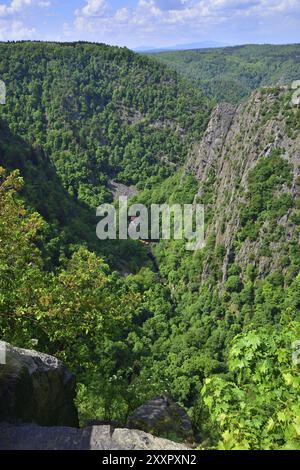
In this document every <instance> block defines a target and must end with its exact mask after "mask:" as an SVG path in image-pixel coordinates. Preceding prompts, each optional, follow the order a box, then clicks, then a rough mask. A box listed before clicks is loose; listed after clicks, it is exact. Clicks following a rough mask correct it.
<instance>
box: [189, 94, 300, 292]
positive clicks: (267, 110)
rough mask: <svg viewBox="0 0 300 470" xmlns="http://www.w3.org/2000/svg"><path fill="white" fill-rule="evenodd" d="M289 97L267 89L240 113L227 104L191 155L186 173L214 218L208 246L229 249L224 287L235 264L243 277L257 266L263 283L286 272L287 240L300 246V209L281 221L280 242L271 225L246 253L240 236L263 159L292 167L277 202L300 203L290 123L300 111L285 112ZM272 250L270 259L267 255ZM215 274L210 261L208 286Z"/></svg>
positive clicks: (297, 137)
mask: <svg viewBox="0 0 300 470" xmlns="http://www.w3.org/2000/svg"><path fill="white" fill-rule="evenodd" d="M288 92H289V90H288V88H287V87H276V88H270V89H269V88H263V89H261V90H258V91H256V92H254V93H253V94H252V96H251V97H250V98H249V100H247V101H245V102H244V103H242V104H241V105H240V106H239V107H238V108H236V109H235V108H234V107H233V106H232V105H230V104H226V103H223V104H220V105H218V106H217V107H216V109H215V110H214V112H213V113H212V115H211V120H210V122H209V124H208V126H207V129H206V131H205V133H204V136H203V139H202V141H201V142H200V143H198V144H195V146H194V148H193V149H192V150H191V153H190V155H189V158H188V162H187V166H186V173H189V172H190V173H192V174H193V175H194V176H195V177H196V179H197V181H198V183H199V190H198V193H197V194H196V197H195V202H203V203H204V204H205V214H206V217H207V215H209V217H210V222H209V224H207V229H206V240H213V239H215V246H216V247H222V249H224V253H225V255H224V257H223V259H222V265H221V266H220V268H221V270H222V274H223V275H222V284H224V283H225V281H226V280H227V278H228V276H229V273H228V267H229V266H230V265H232V264H236V265H238V266H240V267H241V271H242V272H246V269H247V266H248V265H249V264H251V265H253V266H255V268H256V270H257V274H258V276H259V277H261V278H263V277H265V275H266V274H267V273H271V272H274V271H276V270H281V269H282V265H281V260H282V258H283V257H284V256H285V255H286V253H285V247H286V240H293V243H294V244H295V245H296V244H297V243H298V238H297V231H296V226H295V223H294V222H293V216H294V215H297V208H294V209H292V208H288V209H287V211H286V213H285V214H284V215H283V216H282V217H278V219H277V221H276V224H277V225H278V230H277V232H278V233H277V234H276V237H272V236H271V235H272V229H271V228H270V226H269V221H268V220H266V221H265V222H264V224H263V225H262V226H261V228H260V230H259V233H258V234H257V236H256V237H255V238H252V239H250V238H249V237H248V238H247V239H246V240H245V241H243V243H242V244H241V247H239V244H238V243H236V235H237V233H238V231H239V230H240V229H241V228H242V225H241V218H240V214H241V208H242V207H243V206H244V205H245V204H247V203H248V199H247V193H248V190H249V181H248V178H249V174H250V172H251V171H252V170H253V169H254V168H255V167H256V165H257V163H258V162H259V160H260V159H262V158H264V157H265V158H268V157H269V156H270V155H272V152H275V151H279V152H280V155H281V157H282V158H283V159H284V160H286V161H287V162H288V163H289V164H290V165H291V168H292V176H293V180H292V182H291V184H288V185H287V184H285V185H281V187H279V188H278V189H277V190H276V191H277V192H276V197H279V196H282V195H286V196H290V197H291V199H292V200H293V201H297V199H298V198H299V197H300V185H299V178H300V134H299V131H298V130H297V129H296V128H295V124H293V126H294V127H292V124H291V123H290V122H289V119H290V116H293V115H294V113H296V111H297V108H295V109H293V106H292V103H290V104H288V105H287V106H289V108H288V109H285V107H286V105H285V100H287V99H289V95H287V93H288ZM280 232H281V233H282V235H280ZM267 234H268V236H267ZM268 237H269V239H270V240H271V241H269V240H267V238H268ZM266 247H267V248H268V250H267V255H265V254H264V253H266ZM214 269H215V268H214ZM286 269H288V268H286ZM210 273H211V261H210V259H207V260H205V261H204V267H203V272H202V281H203V282H205V281H206V280H207V279H208V278H209V275H210Z"/></svg>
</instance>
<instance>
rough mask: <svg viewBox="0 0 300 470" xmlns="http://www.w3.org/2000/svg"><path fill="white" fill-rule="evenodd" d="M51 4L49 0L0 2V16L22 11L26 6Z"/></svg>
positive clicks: (47, 5) (43, 6) (41, 6)
mask: <svg viewBox="0 0 300 470" xmlns="http://www.w3.org/2000/svg"><path fill="white" fill-rule="evenodd" d="M50 5H51V2H50V1H38V0H12V1H11V2H10V4H9V5H6V4H3V3H0V18H1V17H2V18H3V17H6V16H12V15H17V14H20V13H22V12H23V11H24V10H25V9H26V8H29V7H32V6H38V7H40V8H46V7H49V6H50Z"/></svg>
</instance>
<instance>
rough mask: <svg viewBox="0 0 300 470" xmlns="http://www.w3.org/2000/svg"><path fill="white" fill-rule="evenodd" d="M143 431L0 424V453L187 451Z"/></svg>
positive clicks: (181, 446) (100, 427) (180, 445)
mask: <svg viewBox="0 0 300 470" xmlns="http://www.w3.org/2000/svg"><path fill="white" fill-rule="evenodd" d="M185 449H188V447H186V446H184V445H182V444H176V443H175V442H171V441H168V440H166V439H160V438H157V437H154V436H151V435H150V434H146V433H145V432H143V431H137V430H133V429H114V428H113V427H111V426H92V427H89V428H84V429H78V428H68V427H50V428H48V427H40V426H37V425H35V424H24V425H20V426H14V425H11V424H4V423H2V424H0V450H185Z"/></svg>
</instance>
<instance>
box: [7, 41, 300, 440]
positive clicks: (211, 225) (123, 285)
mask: <svg viewBox="0 0 300 470" xmlns="http://www.w3.org/2000/svg"><path fill="white" fill-rule="evenodd" d="M0 51H1V57H0V74H1V77H4V78H5V80H6V81H7V83H8V88H7V89H8V99H7V105H5V106H1V107H0V119H1V121H0V164H1V167H3V169H1V173H0V217H1V219H0V220H1V224H0V238H1V240H2V244H1V247H0V273H1V276H0V335H1V337H2V338H4V340H5V341H7V342H10V343H11V344H13V345H15V346H19V347H24V348H28V349H29V348H32V347H33V346H34V347H37V348H38V349H39V350H40V351H42V352H45V353H48V354H52V355H55V356H56V357H58V358H59V359H61V360H63V361H64V362H65V363H66V365H67V366H68V367H69V368H70V369H71V370H72V371H73V372H75V373H76V374H77V377H78V387H77V406H78V409H79V417H80V422H81V424H82V425H85V424H86V423H87V422H88V421H89V420H94V419H99V420H110V421H112V420H115V421H117V423H119V424H120V425H122V424H124V423H125V422H126V421H127V418H128V416H129V415H130V414H131V412H132V411H133V410H134V409H135V408H137V407H138V406H140V405H141V404H142V403H144V402H145V401H146V400H150V399H152V398H153V397H155V396H157V395H161V394H165V393H167V394H169V395H170V396H172V398H173V399H174V400H175V401H176V402H177V403H179V404H180V405H182V406H183V407H184V408H185V409H186V411H187V413H188V415H189V416H190V418H191V420H192V423H193V427H194V431H195V435H196V439H197V444H198V445H199V447H200V448H206V449H207V448H219V449H283V448H299V447H300V434H299V420H300V414H299V409H300V401H299V400H300V399H299V393H298V391H299V385H300V374H299V366H297V363H296V362H295V361H294V362H293V359H292V357H293V352H295V349H293V348H294V346H293V345H295V344H296V342H297V341H298V340H299V338H300V326H299V311H300V248H299V235H300V111H299V107H298V106H294V105H293V104H292V102H291V98H292V90H291V88H290V86H287V85H286V86H272V87H269V86H268V87H264V88H260V89H259V90H256V91H255V92H253V93H252V95H251V96H250V98H249V99H248V100H247V101H244V102H243V103H242V104H240V105H236V106H235V105H233V104H227V103H223V102H222V103H219V104H218V105H216V106H214V105H213V104H212V102H211V101H210V100H209V99H208V98H206V97H205V96H204V94H203V93H202V92H201V91H199V90H196V89H194V88H193V87H192V85H191V84H189V83H187V82H184V81H182V80H181V79H180V78H179V77H178V75H177V74H176V73H175V72H173V71H171V70H169V69H168V68H167V67H166V66H165V65H161V64H159V63H158V62H156V61H155V60H154V59H151V58H145V57H142V56H139V55H137V54H134V53H132V52H130V51H128V50H127V49H119V48H111V47H109V46H104V45H92V44H81V43H76V44H75V43H74V44H44V43H36V44H30V43H26V42H24V43H20V44H18V43H15V44H3V43H1V44H0ZM10 76H11V77H13V79H10V78H9V77H10ZM16 169H19V170H20V174H21V176H22V177H23V178H24V181H22V179H21V178H20V174H19V173H18V171H17V172H16ZM111 180H113V181H116V184H119V185H122V184H123V185H128V186H131V185H133V184H134V185H135V186H136V188H137V190H138V191H137V193H136V194H134V195H133V196H132V201H134V202H138V203H143V204H145V205H147V206H149V205H150V204H151V203H155V204H163V203H170V204H174V203H179V204H189V203H193V202H194V203H201V204H204V207H205V219H206V220H205V241H206V246H205V248H204V249H202V250H197V251H195V252H189V251H187V250H186V249H185V241H184V240H161V241H160V242H158V243H154V244H153V245H151V259H149V256H148V255H147V251H149V249H150V248H149V247H146V248H145V247H144V246H143V245H141V244H140V243H139V242H138V241H134V240H130V241H128V242H127V241H125V242H122V241H117V240H116V241H110V242H107V243H104V242H100V241H97V239H96V235H95V227H96V221H95V220H94V214H95V209H96V207H97V206H98V205H99V204H100V203H102V202H109V201H112V198H113V195H112V193H111V190H110V184H111ZM2 222H3V223H2ZM154 264H155V265H154ZM296 352H297V351H296ZM165 437H169V438H170V439H172V438H174V436H172V435H170V436H165ZM175 438H176V436H175Z"/></svg>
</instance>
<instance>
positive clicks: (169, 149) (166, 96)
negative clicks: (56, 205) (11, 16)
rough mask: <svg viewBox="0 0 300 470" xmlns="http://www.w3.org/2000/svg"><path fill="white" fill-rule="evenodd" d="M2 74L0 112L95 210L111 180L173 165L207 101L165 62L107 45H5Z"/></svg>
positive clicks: (152, 176) (149, 175)
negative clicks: (3, 102) (3, 93)
mask: <svg viewBox="0 0 300 470" xmlns="http://www.w3.org/2000/svg"><path fill="white" fill-rule="evenodd" d="M0 77H1V79H2V80H3V81H4V82H5V84H6V88H7V103H6V105H5V106H2V107H1V108H0V116H1V117H2V118H3V119H4V120H5V121H6V122H7V123H8V125H9V127H10V129H11V131H12V132H13V133H14V134H16V135H18V136H20V137H22V138H23V139H24V140H25V141H27V142H28V143H30V144H32V145H33V146H35V147H41V148H42V149H43V151H44V152H46V153H47V155H48V156H49V157H50V159H51V161H52V162H53V163H54V165H55V167H56V170H57V173H58V176H59V177H60V178H61V180H62V182H63V185H64V187H65V188H66V189H67V191H68V192H69V194H70V195H72V196H74V197H75V198H76V199H79V200H81V201H84V202H86V203H87V204H88V205H90V206H91V207H93V208H95V207H97V206H98V205H99V203H100V202H101V201H102V200H104V199H109V198H110V193H109V191H108V189H107V187H106V185H107V182H108V179H109V178H114V179H117V180H118V181H121V182H125V183H134V184H137V185H139V184H140V185H145V184H146V182H149V184H151V182H153V181H158V180H161V179H162V178H165V177H166V176H168V175H170V174H171V173H172V172H174V168H176V167H177V166H178V165H180V164H182V163H183V162H184V160H185V157H186V155H187V151H188V148H189V145H190V143H191V142H192V141H193V139H195V138H198V137H199V135H200V133H201V132H202V130H203V128H204V125H205V122H206V118H207V113H208V108H209V106H208V101H207V100H206V99H205V98H204V97H203V95H202V93H201V92H200V91H199V92H196V91H195V90H193V89H192V88H191V87H190V86H189V85H187V84H185V83H183V82H182V81H180V80H179V79H178V77H177V75H176V73H172V72H170V71H169V70H168V69H167V67H165V66H164V65H160V64H158V63H157V62H156V61H153V60H152V59H151V58H146V57H143V56H138V55H137V54H134V53H133V52H131V51H129V50H128V49H125V48H124V49H121V48H117V47H109V46H105V45H96V44H85V43H72V44H51V43H27V42H22V43H5V44H4V43H1V44H0Z"/></svg>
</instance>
